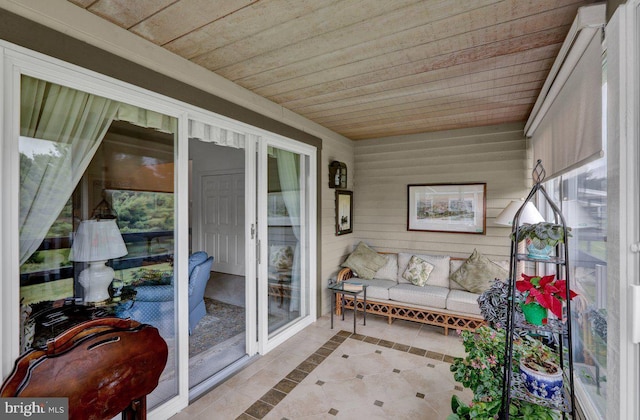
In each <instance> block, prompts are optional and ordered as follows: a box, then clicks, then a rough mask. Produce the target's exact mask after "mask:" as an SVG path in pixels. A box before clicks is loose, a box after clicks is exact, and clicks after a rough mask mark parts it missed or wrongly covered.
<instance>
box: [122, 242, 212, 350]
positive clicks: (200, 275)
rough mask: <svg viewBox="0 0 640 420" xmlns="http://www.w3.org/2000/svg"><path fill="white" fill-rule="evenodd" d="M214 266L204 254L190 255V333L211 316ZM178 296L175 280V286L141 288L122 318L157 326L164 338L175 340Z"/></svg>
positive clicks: (125, 307)
mask: <svg viewBox="0 0 640 420" xmlns="http://www.w3.org/2000/svg"><path fill="white" fill-rule="evenodd" d="M212 265H213V257H209V256H208V255H207V253H206V252H204V251H199V252H195V253H193V254H191V255H190V256H189V334H191V332H192V331H193V330H194V329H195V327H196V325H197V324H198V321H200V320H201V319H202V317H203V316H205V315H206V314H207V309H206V306H205V304H204V291H205V288H206V286H207V281H208V280H209V276H210V275H211V266H212ZM174 295H175V290H174V285H173V280H172V281H171V284H165V285H151V286H149V285H145V286H138V287H136V297H135V301H134V302H133V304H132V305H129V304H128V303H124V304H123V305H122V310H121V311H119V312H120V313H119V314H118V316H120V317H122V318H131V319H134V320H136V321H138V322H141V323H143V324H150V325H153V326H154V327H156V328H158V330H159V331H160V334H161V335H162V336H163V337H165V338H167V337H171V336H173V334H174V325H173V324H174V319H175V317H174V310H175V305H174Z"/></svg>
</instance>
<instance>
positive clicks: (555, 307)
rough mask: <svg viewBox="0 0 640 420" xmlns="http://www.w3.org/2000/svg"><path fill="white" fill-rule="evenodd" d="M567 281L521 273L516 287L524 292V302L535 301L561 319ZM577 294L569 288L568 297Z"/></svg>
mask: <svg viewBox="0 0 640 420" xmlns="http://www.w3.org/2000/svg"><path fill="white" fill-rule="evenodd" d="M566 288H567V281H566V280H559V279H556V278H555V275H553V274H551V275H549V276H542V277H541V276H527V275H526V274H522V280H519V281H517V282H516V289H518V291H519V292H520V293H524V294H526V297H527V298H526V300H525V304H528V303H532V302H536V303H538V304H540V306H542V307H543V308H546V309H548V310H550V311H551V312H552V313H553V314H554V315H555V316H557V317H558V318H560V319H562V302H563V301H565V300H566V290H567V289H566ZM576 296H578V294H577V293H576V292H574V291H573V290H569V299H573V298H574V297H576Z"/></svg>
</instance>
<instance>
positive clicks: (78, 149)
mask: <svg viewBox="0 0 640 420" xmlns="http://www.w3.org/2000/svg"><path fill="white" fill-rule="evenodd" d="M20 86H21V88H20V137H19V140H18V149H19V157H20V172H19V176H20V187H19V253H20V278H19V284H20V287H19V294H20V305H21V313H22V316H21V318H20V325H19V327H18V328H19V331H20V352H25V351H28V350H30V349H33V348H40V347H42V346H44V345H45V344H46V341H47V340H48V339H51V338H53V337H55V335H57V334H59V333H60V332H61V331H64V330H65V329H67V328H69V327H70V326H71V325H72V324H70V323H69V321H68V320H69V319H75V318H77V319H78V320H83V319H85V318H86V320H89V319H92V318H95V317H101V316H117V317H122V318H132V319H134V320H136V321H139V322H141V323H148V324H151V325H153V326H155V327H157V328H158V329H159V331H160V334H161V335H162V337H163V338H164V339H165V341H166V342H167V344H168V345H169V349H170V354H172V355H173V357H170V358H169V360H168V361H167V365H166V368H165V370H164V373H163V376H162V380H161V381H160V384H159V386H158V388H157V389H156V390H155V391H154V392H153V393H152V394H151V395H150V398H149V406H150V407H151V408H153V407H156V406H158V405H160V404H162V403H163V402H166V401H167V400H169V399H170V398H172V397H175V396H176V395H177V394H178V381H177V378H178V374H177V367H178V366H177V359H176V357H175V356H176V355H177V342H178V340H177V339H176V331H177V328H176V310H175V309H176V307H177V305H176V298H177V290H176V284H177V282H174V281H173V278H174V276H175V273H174V265H173V259H174V255H175V246H174V237H175V234H174V232H175V227H174V219H175V216H174V213H175V210H174V193H175V189H174V155H175V153H174V143H175V141H176V135H177V119H175V118H172V117H169V116H166V115H163V114H160V113H157V112H154V111H150V110H147V109H143V108H139V107H135V106H131V105H128V104H125V103H122V102H118V101H114V100H110V99H107V98H104V97H101V96H98V95H93V94H89V93H86V92H83V91H80V90H77V89H72V88H69V87H65V86H61V85H58V84H56V83H51V82H47V81H44V80H40V79H36V78H33V77H29V76H25V75H23V76H22V78H21V80H20Z"/></svg>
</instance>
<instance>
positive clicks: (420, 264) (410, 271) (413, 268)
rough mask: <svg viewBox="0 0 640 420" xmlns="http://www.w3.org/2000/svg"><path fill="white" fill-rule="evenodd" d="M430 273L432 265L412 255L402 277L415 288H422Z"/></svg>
mask: <svg viewBox="0 0 640 420" xmlns="http://www.w3.org/2000/svg"><path fill="white" fill-rule="evenodd" d="M432 271H433V264H429V263H428V262H426V261H425V260H423V259H422V258H419V257H416V256H415V255H414V256H412V257H411V259H410V260H409V264H407V268H406V269H405V270H404V273H402V277H404V278H405V279H407V280H409V281H410V282H411V283H413V284H415V285H416V286H420V287H424V285H425V284H427V280H429V274H431V272H432Z"/></svg>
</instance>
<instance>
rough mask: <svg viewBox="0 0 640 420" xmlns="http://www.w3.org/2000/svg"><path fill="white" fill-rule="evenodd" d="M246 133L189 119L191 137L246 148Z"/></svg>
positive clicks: (221, 144)
mask: <svg viewBox="0 0 640 420" xmlns="http://www.w3.org/2000/svg"><path fill="white" fill-rule="evenodd" d="M245 137H246V136H245V134H244V133H240V132H237V131H233V130H228V129H226V128H221V127H217V126H215V125H210V124H206V123H203V122H200V121H194V120H189V139H194V140H200V141H204V142H207V143H214V144H218V145H220V146H228V147H233V148H236V149H244V148H245V140H246V138H245Z"/></svg>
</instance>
